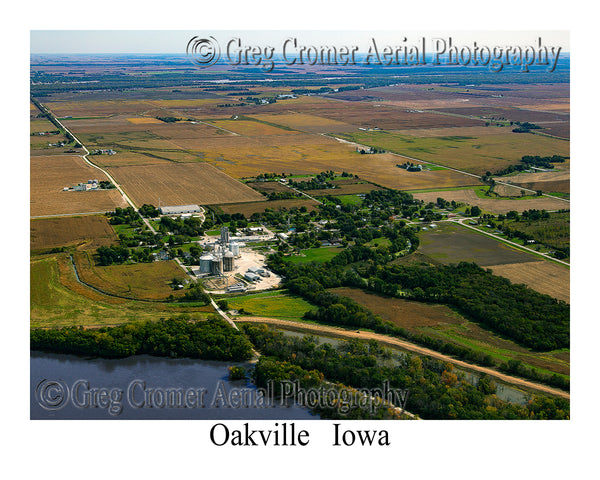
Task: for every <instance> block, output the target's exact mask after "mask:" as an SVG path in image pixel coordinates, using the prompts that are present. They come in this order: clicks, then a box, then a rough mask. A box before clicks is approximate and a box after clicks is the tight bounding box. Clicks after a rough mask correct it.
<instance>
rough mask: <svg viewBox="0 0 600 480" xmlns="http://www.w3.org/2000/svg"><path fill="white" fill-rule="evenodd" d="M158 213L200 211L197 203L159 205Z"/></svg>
mask: <svg viewBox="0 0 600 480" xmlns="http://www.w3.org/2000/svg"><path fill="white" fill-rule="evenodd" d="M159 210H160V213H162V214H163V215H181V214H184V213H200V211H201V210H200V207H199V206H198V205H175V206H164V207H159Z"/></svg>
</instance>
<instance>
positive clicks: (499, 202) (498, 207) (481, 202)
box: [413, 189, 570, 214]
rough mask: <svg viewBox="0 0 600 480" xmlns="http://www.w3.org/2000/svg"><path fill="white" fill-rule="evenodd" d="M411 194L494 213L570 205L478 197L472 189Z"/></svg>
mask: <svg viewBox="0 0 600 480" xmlns="http://www.w3.org/2000/svg"><path fill="white" fill-rule="evenodd" d="M413 196H414V197H415V198H417V199H419V200H423V201H425V202H435V201H436V200H437V199H438V198H440V197H441V198H443V199H444V200H447V201H448V202H451V201H452V200H454V201H456V202H462V203H466V204H469V205H477V206H478V207H480V208H481V209H483V210H486V211H488V212H492V213H495V214H498V213H506V212H509V211H511V210H516V211H517V212H522V211H524V210H529V209H536V210H560V209H564V208H569V206H570V204H569V202H565V201H563V200H559V199H557V198H550V197H537V198H530V199H526V200H520V199H515V200H508V199H506V200H505V199H493V198H479V197H478V196H477V194H476V193H475V191H474V190H472V189H466V190H447V191H441V192H439V191H438V192H423V193H414V194H413Z"/></svg>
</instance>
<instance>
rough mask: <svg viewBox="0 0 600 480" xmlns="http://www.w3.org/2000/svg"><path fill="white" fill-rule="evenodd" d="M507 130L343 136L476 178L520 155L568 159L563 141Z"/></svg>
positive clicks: (502, 166)
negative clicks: (502, 132)
mask: <svg viewBox="0 0 600 480" xmlns="http://www.w3.org/2000/svg"><path fill="white" fill-rule="evenodd" d="M489 128H494V129H495V128H499V127H489ZM506 130H507V131H506V135H498V134H494V135H480V136H477V137H471V136H462V135H459V136H447V137H412V136H408V135H397V134H395V133H393V132H360V133H353V134H351V135H350V134H344V135H343V136H344V138H347V139H348V140H352V141H355V142H358V143H361V144H364V145H369V146H374V147H379V148H384V149H386V150H389V151H392V152H395V153H398V154H401V155H406V156H409V157H413V158H418V159H419V160H424V161H427V162H432V163H437V164H440V165H445V166H447V167H452V168H456V169H459V170H464V171H467V172H470V173H474V174H476V175H482V174H484V173H485V172H486V171H491V172H495V171H498V170H500V169H503V168H505V167H507V166H509V165H514V164H517V163H519V161H520V160H521V157H522V156H523V155H540V156H545V155H563V156H569V142H568V141H566V140H560V139H555V138H551V137H547V136H542V135H532V134H529V133H512V132H510V127H507V129H506Z"/></svg>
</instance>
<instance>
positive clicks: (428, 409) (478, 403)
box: [244, 325, 569, 419]
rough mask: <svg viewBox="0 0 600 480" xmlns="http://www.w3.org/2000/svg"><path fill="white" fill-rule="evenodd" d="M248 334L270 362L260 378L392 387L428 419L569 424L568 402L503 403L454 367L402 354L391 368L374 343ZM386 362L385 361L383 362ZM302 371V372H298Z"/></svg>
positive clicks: (257, 330)
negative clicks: (559, 421)
mask: <svg viewBox="0 0 600 480" xmlns="http://www.w3.org/2000/svg"><path fill="white" fill-rule="evenodd" d="M244 331H245V333H246V335H247V336H248V337H249V338H250V340H251V342H252V343H253V344H254V346H255V347H256V348H257V349H258V350H259V351H260V352H261V353H262V354H263V355H265V356H267V357H270V358H261V362H265V363H267V362H268V368H267V367H265V368H263V367H262V366H261V362H259V365H258V366H257V369H258V371H257V374H256V375H257V378H258V379H259V381H260V382H261V384H262V383H265V382H267V381H268V380H282V379H297V378H303V375H306V381H307V383H308V384H311V382H315V381H316V380H317V378H318V376H319V375H322V376H323V378H324V379H325V380H329V381H331V382H341V383H342V384H344V385H347V386H349V387H353V388H381V387H382V385H383V383H384V382H386V381H387V382H389V384H390V387H392V388H398V389H407V390H408V391H409V395H408V402H407V405H406V410H407V411H409V412H410V413H413V414H418V415H419V416H420V417H422V418H426V419H567V418H569V402H568V401H567V400H562V399H560V398H553V397H546V396H539V397H538V396H536V397H534V398H533V399H532V400H530V401H529V403H528V404H527V405H524V406H520V405H517V404H513V403H508V402H505V401H503V400H501V399H499V398H498V397H497V396H496V395H494V394H493V392H494V386H493V382H490V380H489V379H488V378H487V377H484V378H482V379H481V380H480V381H479V384H478V385H476V386H475V385H471V384H469V383H467V382H466V381H464V380H462V379H461V378H459V375H458V374H457V373H456V372H454V371H453V367H452V365H450V364H443V363H441V362H439V361H436V360H433V359H428V358H420V357H412V356H410V355H408V354H406V355H401V356H399V358H398V359H397V362H396V365H395V366H389V365H390V362H389V354H386V353H387V352H386V351H385V350H383V349H382V348H381V347H380V346H379V345H377V344H376V343H374V342H370V343H364V342H359V341H352V342H344V343H343V344H342V345H340V346H339V347H337V348H334V347H332V346H331V345H330V344H328V343H324V344H322V345H318V344H317V342H316V340H315V339H314V338H312V337H304V338H296V337H289V336H285V335H283V334H282V333H281V332H277V331H275V330H273V329H269V328H267V327H266V326H264V325H245V326H244ZM382 359H386V362H385V363H384V362H382V361H381V360H382ZM294 367H299V368H300V369H302V370H297V369H294Z"/></svg>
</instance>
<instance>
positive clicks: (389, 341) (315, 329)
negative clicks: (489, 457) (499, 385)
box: [235, 317, 571, 400]
mask: <svg viewBox="0 0 600 480" xmlns="http://www.w3.org/2000/svg"><path fill="white" fill-rule="evenodd" d="M235 321H237V322H240V323H241V322H252V323H266V324H270V325H277V326H280V327H285V328H290V329H298V330H303V331H306V332H310V333H314V334H323V335H327V334H330V335H335V336H340V337H346V338H359V339H362V340H371V339H373V340H377V341H378V342H380V343H383V344H385V345H389V346H391V347H396V348H401V349H403V350H408V351H410V352H414V353H417V354H419V355H427V356H428V357H432V358H436V359H438V360H441V361H443V362H449V363H452V364H453V365H456V366H457V367H460V368H465V369H468V370H474V371H477V372H481V373H486V374H488V375H489V376H490V377H494V378H496V379H498V380H500V381H502V382H505V383H509V384H512V385H518V386H521V387H525V388H529V389H532V390H537V391H539V392H543V393H547V394H550V395H556V396H557V397H562V398H566V399H567V400H570V398H571V396H570V394H569V393H567V392H563V391H562V390H558V389H556V388H552V387H547V386H545V385H541V384H539V383H534V382H530V381H528V380H524V379H521V378H518V377H513V376H511V375H506V374H504V373H500V372H498V371H496V370H493V369H491V368H487V367H481V366H479V365H473V364H471V363H467V362H463V361H462V360H457V359H455V358H452V357H449V356H448V355H444V354H443V353H439V352H436V351H435V350H430V349H428V348H425V347H421V346H419V345H415V344H414V343H410V342H407V341H405V340H401V339H399V338H394V337H388V336H386V335H381V334H378V333H372V332H364V331H358V330H356V331H352V330H345V329H343V328H337V327H328V326H324V325H312V324H309V323H300V322H296V321H292V320H280V319H276V318H265V317H243V318H239V319H236V320H235Z"/></svg>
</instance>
